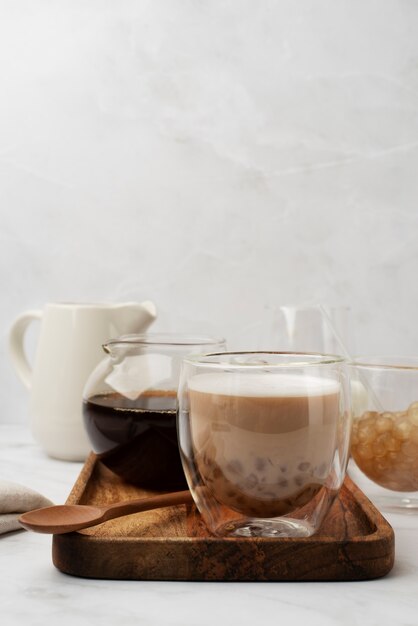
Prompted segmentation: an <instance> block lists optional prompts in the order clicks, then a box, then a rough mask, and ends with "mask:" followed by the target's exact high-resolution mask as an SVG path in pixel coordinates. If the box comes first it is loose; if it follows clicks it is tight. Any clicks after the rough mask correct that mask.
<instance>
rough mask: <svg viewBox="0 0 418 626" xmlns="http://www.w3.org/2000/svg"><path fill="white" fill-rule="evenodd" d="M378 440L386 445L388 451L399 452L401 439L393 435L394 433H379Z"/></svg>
mask: <svg viewBox="0 0 418 626" xmlns="http://www.w3.org/2000/svg"><path fill="white" fill-rule="evenodd" d="M377 441H378V442H379V443H381V444H382V445H384V446H385V448H386V450H387V451H388V452H397V451H398V450H400V449H401V445H402V444H401V441H400V440H399V439H396V438H395V437H393V436H392V433H383V434H382V435H379V437H378V438H377Z"/></svg>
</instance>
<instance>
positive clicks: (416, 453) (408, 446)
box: [402, 441, 418, 458]
mask: <svg viewBox="0 0 418 626" xmlns="http://www.w3.org/2000/svg"><path fill="white" fill-rule="evenodd" d="M402 454H404V455H405V456H407V457H412V458H418V446H417V445H416V444H415V443H412V441H406V442H405V443H403V444H402Z"/></svg>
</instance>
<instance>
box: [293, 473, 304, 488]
mask: <svg viewBox="0 0 418 626" xmlns="http://www.w3.org/2000/svg"><path fill="white" fill-rule="evenodd" d="M293 482H294V483H295V485H296V486H297V487H302V485H303V484H304V483H305V479H304V477H303V476H300V475H299V476H295V477H294V479H293Z"/></svg>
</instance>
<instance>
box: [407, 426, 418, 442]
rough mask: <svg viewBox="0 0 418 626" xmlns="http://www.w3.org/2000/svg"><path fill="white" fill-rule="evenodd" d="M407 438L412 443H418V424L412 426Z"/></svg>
mask: <svg viewBox="0 0 418 626" xmlns="http://www.w3.org/2000/svg"><path fill="white" fill-rule="evenodd" d="M409 440H410V441H412V443H416V444H418V426H414V427H413V428H412V430H411V433H410V435H409Z"/></svg>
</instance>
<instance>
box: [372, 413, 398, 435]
mask: <svg viewBox="0 0 418 626" xmlns="http://www.w3.org/2000/svg"><path fill="white" fill-rule="evenodd" d="M393 425H394V422H393V419H392V415H391V413H383V414H382V415H381V416H380V417H378V418H377V419H376V423H375V428H376V432H377V433H379V435H380V434H382V433H387V432H389V431H391V430H392V428H393Z"/></svg>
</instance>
